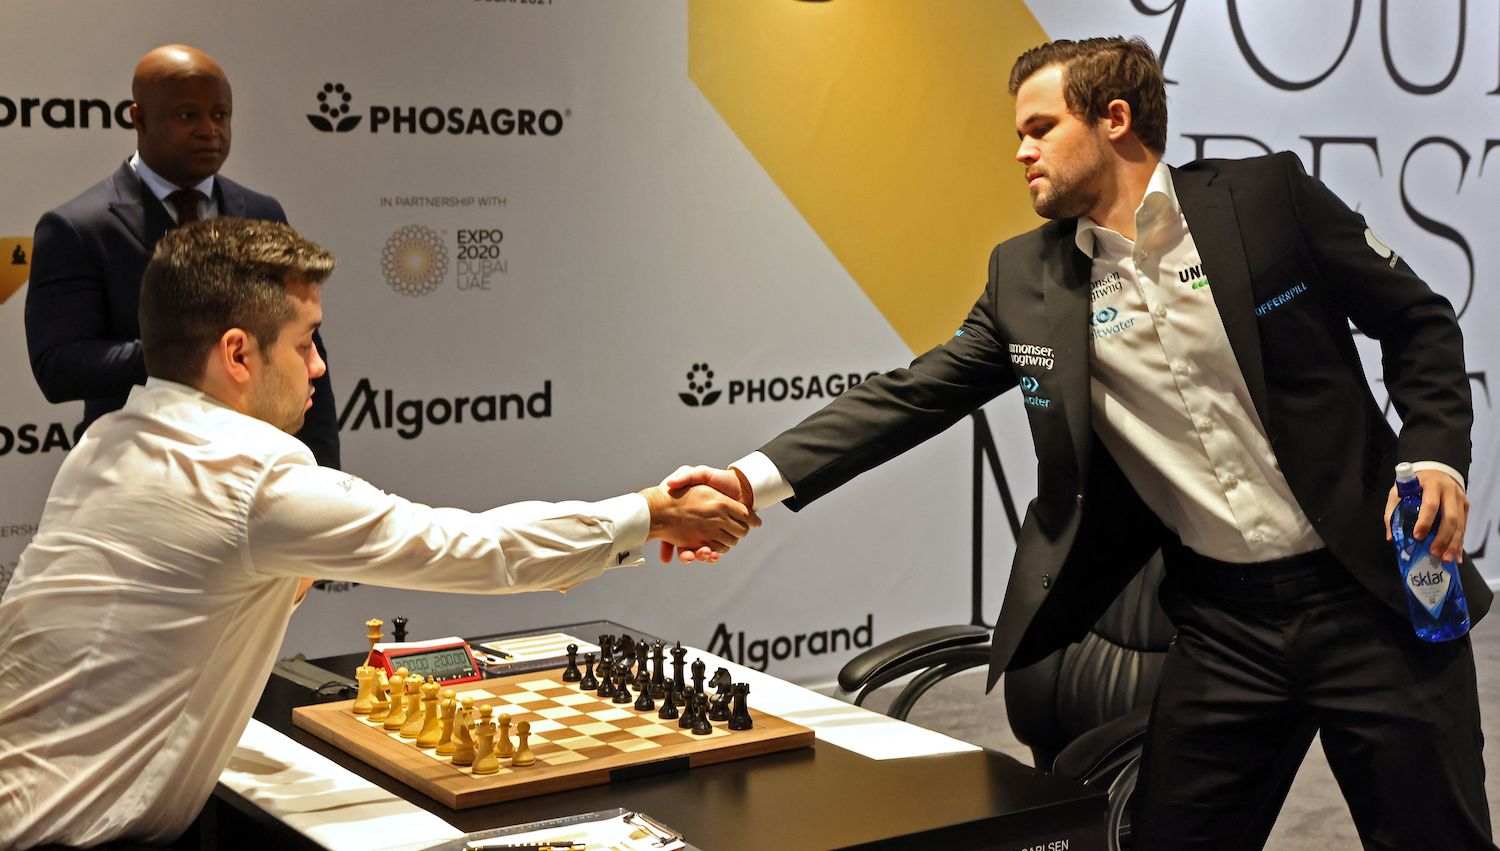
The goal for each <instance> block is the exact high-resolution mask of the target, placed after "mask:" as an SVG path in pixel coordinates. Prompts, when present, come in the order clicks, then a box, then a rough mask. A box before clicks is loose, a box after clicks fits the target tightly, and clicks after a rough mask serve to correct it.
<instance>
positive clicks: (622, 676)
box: [613, 663, 635, 703]
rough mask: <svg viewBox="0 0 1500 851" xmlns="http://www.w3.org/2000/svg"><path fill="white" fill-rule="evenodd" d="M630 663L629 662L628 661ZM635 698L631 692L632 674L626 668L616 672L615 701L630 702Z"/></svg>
mask: <svg viewBox="0 0 1500 851" xmlns="http://www.w3.org/2000/svg"><path fill="white" fill-rule="evenodd" d="M627 664H628V663H627ZM634 700H635V698H634V697H632V696H631V694H630V676H629V675H628V674H626V673H625V671H624V670H620V671H617V672H616V673H615V696H614V700H613V702H614V703H630V702H632V701H634Z"/></svg>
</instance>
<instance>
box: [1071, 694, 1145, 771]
mask: <svg viewBox="0 0 1500 851" xmlns="http://www.w3.org/2000/svg"><path fill="white" fill-rule="evenodd" d="M1150 716H1151V705H1150V704H1146V705H1143V706H1138V707H1136V708H1135V709H1133V710H1131V711H1130V712H1127V713H1125V714H1124V715H1121V716H1120V717H1119V718H1116V719H1114V720H1113V721H1109V722H1106V723H1104V724H1100V725H1099V726H1098V727H1095V728H1094V729H1092V730H1089V731H1088V732H1086V733H1084V734H1083V735H1081V736H1079V737H1078V738H1076V739H1074V740H1073V741H1072V742H1070V743H1069V744H1068V746H1067V747H1065V748H1063V749H1062V752H1061V753H1059V754H1058V755H1057V759H1056V760H1054V761H1053V763H1052V773H1053V774H1056V775H1059V776H1062V777H1069V778H1072V779H1074V780H1077V781H1079V782H1080V783H1083V784H1085V785H1088V784H1090V783H1094V782H1097V781H1100V780H1104V781H1106V782H1108V780H1110V779H1112V778H1113V777H1114V776H1115V774H1117V773H1118V772H1119V771H1120V769H1121V768H1123V767H1124V766H1125V765H1126V764H1127V763H1129V762H1130V761H1131V760H1132V759H1134V758H1136V757H1137V756H1139V755H1140V752H1141V746H1142V744H1143V743H1144V742H1145V738H1146V722H1147V720H1148V719H1149V718H1150Z"/></svg>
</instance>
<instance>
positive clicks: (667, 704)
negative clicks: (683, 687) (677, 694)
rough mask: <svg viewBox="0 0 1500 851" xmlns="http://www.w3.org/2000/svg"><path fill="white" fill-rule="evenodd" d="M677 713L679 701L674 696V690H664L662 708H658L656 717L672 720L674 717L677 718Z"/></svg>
mask: <svg viewBox="0 0 1500 851" xmlns="http://www.w3.org/2000/svg"><path fill="white" fill-rule="evenodd" d="M677 715H678V713H677V701H676V700H675V699H673V697H672V690H671V689H665V690H663V692H662V699H661V709H659V710H657V712H656V717H657V718H660V719H661V720H663V721H671V720H672V719H674V718H676V717H677Z"/></svg>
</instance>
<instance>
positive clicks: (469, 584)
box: [0, 378, 650, 848]
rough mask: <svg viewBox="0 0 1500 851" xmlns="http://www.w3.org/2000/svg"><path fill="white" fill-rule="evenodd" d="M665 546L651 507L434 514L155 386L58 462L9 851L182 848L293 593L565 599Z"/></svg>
mask: <svg viewBox="0 0 1500 851" xmlns="http://www.w3.org/2000/svg"><path fill="white" fill-rule="evenodd" d="M649 525H650V514H649V510H648V508H647V505H646V501H645V499H644V498H642V497H641V496H639V495H637V494H628V495H626V496H622V497H617V498H614V499H609V500H605V501H603V502H597V503H586V502H563V503H552V504H549V503H541V502H526V503H517V504H514V505H508V506H504V507H501V508H496V509H493V510H490V511H486V512H483V513H478V514H476V513H470V512H467V511H461V510H458V509H452V508H431V507H428V506H425V505H419V504H416V503H413V502H409V501H407V500H405V499H402V498H401V497H399V496H394V495H391V494H386V493H383V492H382V491H380V490H378V489H377V488H375V487H374V486H372V485H370V484H369V483H367V482H365V481H363V480H362V479H360V478H358V477H356V476H352V475H350V474H348V473H344V472H340V471H338V470H333V469H330V468H327V467H319V466H317V464H316V463H315V462H314V461H313V457H312V454H311V453H310V452H309V451H308V450H307V448H306V447H305V446H304V445H303V444H302V443H301V442H299V441H298V440H296V439H295V438H293V437H292V436H290V435H288V434H285V433H283V432H281V431H279V430H277V429H276V428H274V427H272V426H271V425H269V424H267V423H264V422H262V421H260V420H256V419H253V418H251V417H247V416H244V415H241V414H239V413H236V412H234V411H233V410H231V409H229V408H227V407H225V406H224V405H222V404H220V403H218V402H217V401H215V400H213V399H212V398H210V397H209V396H207V395H205V394H203V393H200V392H198V391H197V390H194V389H193V388H190V387H185V386H183V385H180V384H174V383H172V382H168V381H162V380H160V379H156V378H152V379H150V380H148V381H147V383H146V385H145V386H144V387H136V388H134V389H133V390H132V391H131V395H130V399H129V401H128V402H127V403H126V405H125V407H124V408H123V409H122V410H121V411H119V412H116V413H112V414H108V415H106V416H104V417H102V418H100V419H99V420H98V421H97V422H95V423H94V424H93V425H92V426H90V427H89V429H88V431H87V433H86V434H85V435H84V437H83V439H82V440H81V441H79V443H78V445H77V447H75V448H74V449H73V451H72V452H71V453H69V455H68V457H67V458H66V459H65V460H64V462H63V464H62V467H61V469H60V470H59V471H58V474H57V478H56V480H55V481H54V482H53V485H52V491H51V493H50V494H49V495H48V497H47V504H46V508H45V510H44V512H43V514H42V519H41V524H40V528H39V529H38V531H37V534H36V536H35V538H34V540H33V541H32V543H31V545H30V546H29V547H27V549H26V551H25V552H24V553H23V554H22V555H21V561H20V564H19V565H18V567H17V569H16V572H15V577H14V579H13V580H12V581H11V583H10V586H9V588H8V589H6V591H5V595H4V597H3V598H0V683H3V688H0V848H9V847H12V846H28V847H29V846H31V845H34V844H39V843H47V842H61V843H66V844H69V845H89V844H93V843H96V842H100V841H105V840H109V839H113V838H116V837H120V836H125V837H130V838H141V839H152V840H161V839H166V838H170V837H173V836H175V835H177V834H179V833H181V832H182V831H183V830H185V829H186V828H187V826H188V825H189V823H190V822H191V821H192V819H193V817H194V816H195V815H196V814H197V812H198V810H199V808H200V807H201V806H202V804H203V803H204V801H206V800H207V799H208V796H209V794H210V793H211V792H212V790H213V786H214V782H215V779H216V778H217V777H218V776H219V772H220V771H221V770H222V769H223V768H224V765H225V764H226V763H227V761H228V760H229V756H230V754H231V752H232V751H233V749H234V745H235V742H236V740H237V739H238V737H239V735H240V733H241V731H242V730H243V729H244V728H245V725H246V723H247V721H248V719H249V717H250V714H251V711H252V710H253V709H254V707H255V703H256V701H257V699H258V697H259V695H260V691H261V686H262V684H263V683H264V682H265V680H266V677H267V676H268V675H269V673H270V670H271V667H272V664H273V663H274V661H275V658H276V653H277V651H278V649H279V647H280V645H281V640H282V637H283V634H284V632H285V630H286V625H287V621H288V619H289V618H290V617H291V614H292V610H293V597H294V595H295V593H296V590H297V585H298V577H299V576H302V575H308V576H319V577H329V578H335V579H347V580H357V581H359V582H365V583H372V584H378V585H389V586H393V587H402V588H415V589H422V590H430V591H463V592H476V593H491V594H499V593H508V592H514V591H530V590H541V589H558V590H564V589H566V588H569V587H571V586H573V585H575V584H577V583H579V582H582V581H583V580H585V579H588V578H590V577H594V576H598V575H600V574H601V573H602V572H603V571H604V570H605V569H607V568H610V567H614V566H617V565H622V564H638V563H640V561H641V559H640V557H639V556H640V551H641V550H642V548H643V547H644V544H645V540H646V535H647V532H648V530H649Z"/></svg>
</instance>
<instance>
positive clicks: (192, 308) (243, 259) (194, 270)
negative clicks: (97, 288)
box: [140, 218, 334, 386]
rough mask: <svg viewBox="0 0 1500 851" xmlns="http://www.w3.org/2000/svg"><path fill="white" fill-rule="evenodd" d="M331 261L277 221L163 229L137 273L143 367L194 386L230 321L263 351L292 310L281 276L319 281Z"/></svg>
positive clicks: (224, 220)
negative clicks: (143, 267)
mask: <svg viewBox="0 0 1500 851" xmlns="http://www.w3.org/2000/svg"><path fill="white" fill-rule="evenodd" d="M333 265H334V259H333V255H332V254H329V253H328V252H327V251H325V250H323V248H322V247H320V246H318V245H317V244H315V243H313V242H310V241H308V240H306V239H303V238H302V237H301V236H300V235H299V234H298V233H297V232H296V231H294V230H292V228H291V226H290V225H287V224H284V223H282V222H262V221H251V220H248V219H233V218H217V219H208V220H205V221H201V222H193V223H190V224H187V225H183V226H182V227H180V228H177V229H175V230H172V231H170V232H168V233H167V235H166V236H163V237H162V238H161V241H160V242H158V243H157V244H156V252H155V253H154V254H152V255H151V262H150V264H149V265H147V266H146V274H145V277H144V278H142V280H141V307H140V323H141V347H142V349H143V350H144V354H145V357H146V374H148V375H153V376H156V377H157V378H164V379H167V380H168V381H176V382H178V383H180V384H189V385H194V386H196V385H197V384H198V383H199V382H200V381H201V380H202V379H203V368H204V365H205V363H206V362H207V359H208V353H209V351H210V350H212V349H213V347H214V346H215V345H217V344H218V341H219V339H220V338H221V337H223V336H224V332H226V331H228V330H229V329H231V328H243V329H244V330H245V331H246V332H247V333H249V334H251V335H252V336H254V337H255V339H256V341H257V342H258V343H260V345H261V347H262V351H263V353H264V351H265V350H267V349H269V348H270V347H271V346H273V345H275V344H276V339H277V337H279V336H280V335H281V329H282V328H283V327H284V326H285V325H286V324H287V323H288V322H290V321H292V319H293V318H294V317H295V316H296V313H295V311H294V310H293V308H292V304H291V302H290V301H289V300H288V299H287V295H286V286H287V284H288V283H289V282H294V281H298V282H305V283H311V284H321V283H323V282H324V281H326V280H327V279H328V276H329V274H331V273H332V272H333Z"/></svg>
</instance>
